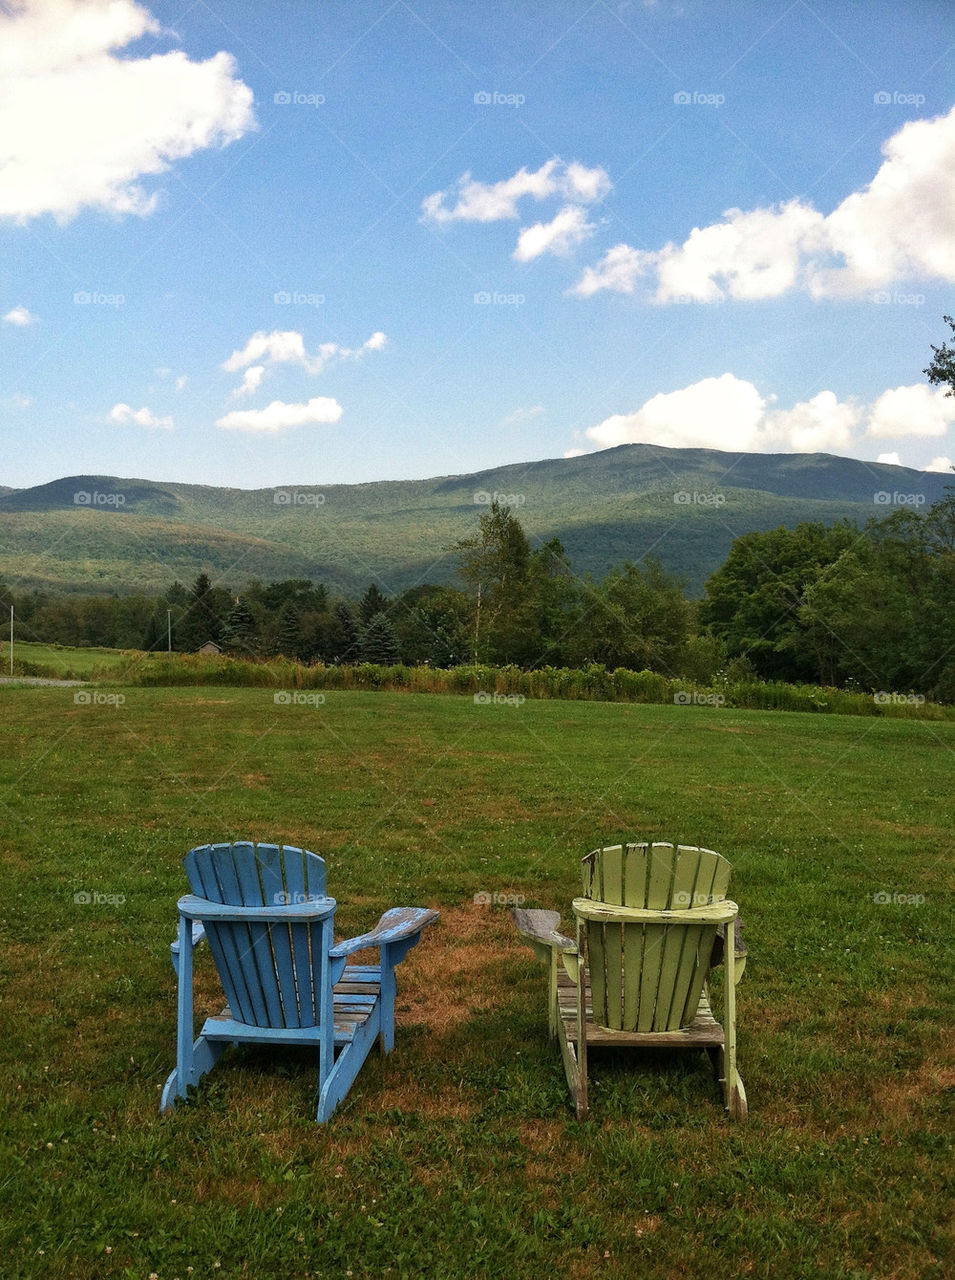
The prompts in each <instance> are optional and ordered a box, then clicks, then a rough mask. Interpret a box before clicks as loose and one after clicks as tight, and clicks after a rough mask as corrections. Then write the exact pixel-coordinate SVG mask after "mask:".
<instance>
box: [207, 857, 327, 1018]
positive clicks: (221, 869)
mask: <svg viewBox="0 0 955 1280" xmlns="http://www.w3.org/2000/svg"><path fill="white" fill-rule="evenodd" d="M185 868H186V875H187V876H188V878H189V887H190V888H191V889H192V892H193V893H194V894H196V895H197V896H198V897H201V898H208V899H209V900H210V901H211V902H221V903H225V904H227V905H229V906H242V907H275V906H282V905H285V904H295V903H304V902H306V901H309V900H310V899H313V898H322V897H324V896H325V863H324V861H323V859H321V858H320V857H319V856H318V855H317V854H315V853H309V852H308V851H307V850H303V849H296V848H293V847H291V846H290V845H283V846H281V847H280V846H279V845H274V844H260V845H254V844H251V843H249V842H242V843H237V844H212V845H208V844H207V845H202V846H200V847H199V848H196V849H192V850H191V851H190V852H189V853H188V854H187V855H186V859H185ZM329 937H330V934H329ZM206 938H207V939H208V942H209V950H210V951H211V953H212V958H213V960H214V961H215V964H216V968H217V969H218V971H219V978H220V980H221V982H222V989H223V991H224V992H225V997H226V1000H227V1001H228V1003H229V1008H230V1009H231V1011H232V1016H233V1017H234V1018H237V1019H238V1020H239V1021H240V1022H245V1023H247V1024H248V1025H250V1026H255V1027H314V1026H318V1025H319V1022H320V1007H321V993H322V987H323V984H324V982H325V973H326V965H327V963H328V960H327V954H326V951H327V948H326V947H325V946H324V944H323V932H322V924H321V922H317V923H315V924H308V923H294V924H284V923H282V924H277V923H273V922H269V921H254V922H250V923H229V922H223V921H207V922H206Z"/></svg>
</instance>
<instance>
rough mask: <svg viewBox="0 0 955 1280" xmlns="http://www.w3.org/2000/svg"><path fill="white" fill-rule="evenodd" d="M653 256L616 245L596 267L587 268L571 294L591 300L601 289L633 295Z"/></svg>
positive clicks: (628, 246) (626, 246) (627, 246)
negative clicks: (635, 286)
mask: <svg viewBox="0 0 955 1280" xmlns="http://www.w3.org/2000/svg"><path fill="white" fill-rule="evenodd" d="M651 256H652V255H650V254H647V253H643V252H641V250H639V249H632V248H631V247H630V245H628V244H616V245H614V247H613V248H612V249H608V250H607V252H606V253H605V254H604V256H603V257H602V258H601V259H600V261H599V262H598V263H597V265H596V266H595V267H587V268H586V270H585V271H584V273H583V275H582V276H581V277H580V279H579V280H578V281H577V283H576V284H575V285H574V287H573V289H572V290H571V293H576V294H577V295H578V296H579V297H581V298H590V297H592V296H593V295H594V294H595V293H599V292H600V290H601V289H611V290H613V291H614V292H615V293H633V289H634V285H635V284H636V282H637V280H638V278H639V277H640V276H641V275H643V273H644V271H646V270H647V269H648V266H649V262H650V258H651Z"/></svg>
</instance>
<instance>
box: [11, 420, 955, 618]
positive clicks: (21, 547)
mask: <svg viewBox="0 0 955 1280" xmlns="http://www.w3.org/2000/svg"><path fill="white" fill-rule="evenodd" d="M951 480H952V477H950V476H947V475H942V474H937V473H933V472H925V471H914V470H911V469H910V468H908V467H896V466H891V465H889V464H887V463H874V462H859V461H857V460H856V459H852V458H839V457H835V456H833V455H831V454H820V453H816V454H758V453H724V452H721V451H718V450H715V449H663V448H658V447H656V446H652V445H640V444H632V445H621V446H619V447H618V448H615V449H605V450H602V451H600V452H598V453H591V454H585V455H582V456H581V457H578V458H561V459H550V460H545V461H541V462H530V463H522V464H514V465H510V466H505V467H495V468H492V469H491V470H488V471H479V472H475V473H473V474H470V475H461V476H438V477H434V478H432V479H428V480H400V481H398V480H396V481H390V480H389V481H379V482H375V483H369V484H352V485H326V486H315V485H288V486H285V487H278V488H269V489H227V488H215V487H212V486H207V485H191V484H178V483H173V482H168V483H167V482H161V481H151V480H135V479H121V478H119V477H115V476H68V477H64V478H63V479H60V480H54V481H52V482H50V483H49V484H42V485H36V486H35V487H33V488H27V489H7V488H3V487H0V577H2V578H4V579H5V580H6V581H8V582H10V583H16V584H17V585H18V586H19V587H20V588H21V589H22V588H24V587H30V588H33V587H36V588H39V589H56V590H67V591H96V592H119V593H125V592H129V591H153V590H159V589H161V588H163V587H165V586H167V585H168V584H169V583H170V582H172V581H173V580H174V579H176V578H178V579H179V580H180V581H183V582H191V581H192V580H193V579H194V578H195V577H196V576H197V574H198V573H199V572H200V571H201V570H202V569H205V570H206V571H207V572H209V574H210V576H212V577H213V579H214V580H217V581H221V582H222V583H224V584H226V585H229V586H232V587H236V588H238V587H240V586H241V585H242V584H243V583H244V582H245V581H247V580H248V579H249V578H253V577H256V578H261V579H263V580H266V581H268V580H271V579H277V578H312V579H313V580H316V581H322V582H325V583H326V584H327V585H328V586H329V587H330V588H331V589H333V590H337V591H344V592H346V593H348V594H354V593H356V592H358V591H360V590H363V589H364V588H365V587H366V586H367V585H368V584H369V582H371V581H372V580H373V579H375V580H377V581H378V583H379V585H380V586H381V587H382V588H383V589H384V590H386V591H387V592H389V593H391V592H395V591H400V590H402V589H404V588H405V587H409V586H412V585H413V584H415V583H417V582H422V581H427V582H449V581H453V580H454V575H455V569H456V565H457V557H456V556H455V555H454V554H453V553H451V552H450V551H449V550H448V548H449V547H451V546H452V544H454V543H455V542H456V541H457V540H458V539H460V538H464V537H468V536H469V535H471V534H473V533H474V532H475V530H476V528H477V521H478V517H479V515H480V514H481V512H482V511H485V510H486V509H487V504H488V503H489V502H490V501H491V499H492V498H493V497H495V496H496V497H497V498H498V500H499V501H501V502H505V501H509V502H510V504H511V505H512V507H513V509H514V511H515V513H516V514H517V516H518V518H519V519H520V521H521V523H522V525H523V526H524V528H525V530H526V532H527V534H528V536H529V537H530V539H531V542H532V543H533V544H536V543H539V542H541V541H544V540H546V539H548V538H552V537H557V538H559V539H560V540H561V542H562V543H563V544H564V547H565V549H566V551H567V554H568V556H569V558H570V561H571V563H572V565H573V566H574V568H575V569H576V571H577V572H578V573H581V574H583V573H590V574H592V575H594V576H600V575H602V574H603V573H605V572H606V570H607V569H609V568H610V567H611V566H612V565H614V564H619V563H621V562H622V561H624V560H628V559H629V560H633V561H639V560H641V559H642V558H643V556H644V555H646V554H647V553H648V552H651V553H652V554H653V555H655V556H657V557H658V558H659V559H660V560H661V561H662V562H663V564H664V565H665V566H666V567H667V568H668V569H671V570H673V571H675V572H678V573H680V574H681V575H682V576H683V577H684V578H685V580H686V583H687V588H688V590H689V591H690V592H691V593H692V594H699V593H700V592H701V590H702V587H703V583H704V582H705V580H706V578H707V577H708V576H709V575H710V574H711V573H712V572H713V570H714V569H716V568H717V567H718V566H719V565H720V564H721V563H722V562H723V560H724V559H725V558H726V554H727V552H728V551H729V548H730V545H731V544H732V541H733V539H734V538H735V537H737V536H738V535H739V534H742V533H747V532H750V531H751V530H754V529H771V528H775V527H776V526H778V525H780V524H783V525H787V526H790V527H791V526H793V525H795V524H797V523H799V521H801V520H819V521H822V522H824V523H826V524H830V523H833V522H834V521H838V520H842V519H849V520H854V521H857V522H858V523H860V524H864V523H865V522H866V521H868V520H870V519H872V518H873V517H879V516H885V515H887V514H889V513H890V512H891V511H894V510H898V509H899V508H900V507H903V506H907V507H909V508H913V507H915V508H918V509H924V507H925V506H928V505H931V503H933V502H935V501H937V500H938V499H939V498H941V497H942V496H943V494H944V491H945V487H946V485H947V484H948V483H949V482H950V481H951Z"/></svg>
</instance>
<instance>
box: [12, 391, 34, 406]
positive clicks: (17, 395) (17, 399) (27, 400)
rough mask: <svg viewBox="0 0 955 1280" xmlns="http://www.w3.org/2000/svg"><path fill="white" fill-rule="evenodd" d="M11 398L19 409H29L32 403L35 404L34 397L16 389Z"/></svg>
mask: <svg viewBox="0 0 955 1280" xmlns="http://www.w3.org/2000/svg"><path fill="white" fill-rule="evenodd" d="M10 399H11V400H12V401H13V404H14V407H15V408H17V409H29V407H30V405H31V404H33V397H32V396H27V395H24V394H23V392H22V391H14V393H13V395H12V396H11V397H10Z"/></svg>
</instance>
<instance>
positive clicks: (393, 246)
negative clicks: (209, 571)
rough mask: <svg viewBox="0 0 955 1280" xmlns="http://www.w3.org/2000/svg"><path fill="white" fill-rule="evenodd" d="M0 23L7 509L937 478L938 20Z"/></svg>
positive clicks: (563, 15)
mask: <svg viewBox="0 0 955 1280" xmlns="http://www.w3.org/2000/svg"><path fill="white" fill-rule="evenodd" d="M5 9H6V12H5V13H3V14H0V139H3V141H2V142H0V244H2V259H0V260H2V271H0V439H2V443H3V449H2V455H0V458H2V464H0V483H4V484H9V485H15V486H26V485H30V484H36V483H41V482H43V481H46V480H50V479H53V478H55V477H57V476H61V475H70V474H79V473H98V474H113V475H121V476H140V477H147V478H153V479H160V480H163V479H164V480H181V481H190V482H195V483H208V484H227V485H233V486H237V487H241V488H252V487H259V486H267V485H277V484H283V483H298V484H323V483H341V482H357V481H366V480H377V479H391V478H413V477H424V476H429V475H438V474H447V473H461V472H470V471H474V470H478V469H480V468H484V467H492V466H495V465H498V464H502V463H510V462H521V461H527V460H532V459H536V458H544V457H560V456H562V455H564V454H570V453H574V452H589V451H591V450H594V449H597V448H604V447H608V446H612V445H614V444H619V443H624V442H625V441H629V440H634V441H644V442H648V443H654V444H658V445H671V446H674V447H681V446H692V445H701V446H707V447H712V448H723V449H730V450H733V449H753V450H757V451H763V452H766V451H768V452H811V451H814V450H821V451H825V452H831V453H838V454H844V455H847V456H852V457H859V458H866V459H872V460H875V459H877V458H880V457H881V458H884V459H887V460H899V461H901V462H902V463H904V464H906V465H910V466H916V467H923V468H924V467H929V466H931V467H933V468H934V469H942V470H944V469H946V467H947V465H948V459H950V458H952V457H955V439H953V422H955V398H953V397H945V396H944V395H943V394H942V392H941V391H936V390H935V389H932V388H930V387H929V386H928V384H927V381H926V379H925V377H924V375H923V373H922V370H923V369H924V367H925V366H926V364H927V363H928V362H929V360H930V358H931V349H930V344H931V343H933V342H934V343H936V344H939V343H941V342H942V341H944V339H945V338H946V337H947V336H949V333H948V329H947V327H946V326H945V325H944V324H943V321H942V315H943V313H949V314H951V313H952V312H953V311H955V301H953V297H952V294H953V284H955V110H953V104H955V79H953V58H955V10H953V9H952V6H951V5H950V3H948V2H947V0H939V2H938V3H933V2H932V0H919V2H918V3H907V2H906V0H886V2H884V3H880V2H879V0H873V2H869V3H866V4H864V5H861V4H858V3H838V2H835V0H833V2H826V0H817V2H815V3H813V4H807V3H803V0H795V2H792V0H759V2H758V3H732V2H731V0H721V2H719V3H706V2H705V0H701V2H700V3H689V2H686V3H673V2H671V0H658V3H653V4H650V3H643V2H638V0H633V2H632V3H619V4H614V3H604V2H603V0H596V2H595V3H594V2H591V0H580V2H573V3H572V2H570V0H568V2H566V3H562V2H558V0H548V3H543V4H539V3H530V2H529V0H527V2H523V3H516V2H515V3H507V2H502V0H498V2H497V3H493V4H483V3H473V2H470V0H469V2H468V3H464V2H463V0H461V2H460V3H444V4H442V3H436V2H432V0H428V2H424V0H416V2H415V3H405V2H404V0H397V2H395V3H391V2H390V0H381V2H380V3H379V2H377V0H376V2H375V3H371V2H366V0H355V2H353V3H349V4H339V3H336V4H331V3H323V2H320V0H310V2H309V3H296V2H294V0H283V2H282V3H269V4H263V3H261V2H260V3H249V4H246V3H241V2H231V3H228V4H226V3H215V4H211V3H204V2H202V0H200V2H199V3H196V4H192V5H180V4H166V3H152V4H150V5H148V6H144V5H136V4H133V3H131V2H130V0H117V2H116V3H113V4H108V3H106V0H103V2H102V3H101V2H99V0H35V2H34V0H31V2H29V3H26V4H16V3H14V4H7V5H6V6H5Z"/></svg>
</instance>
